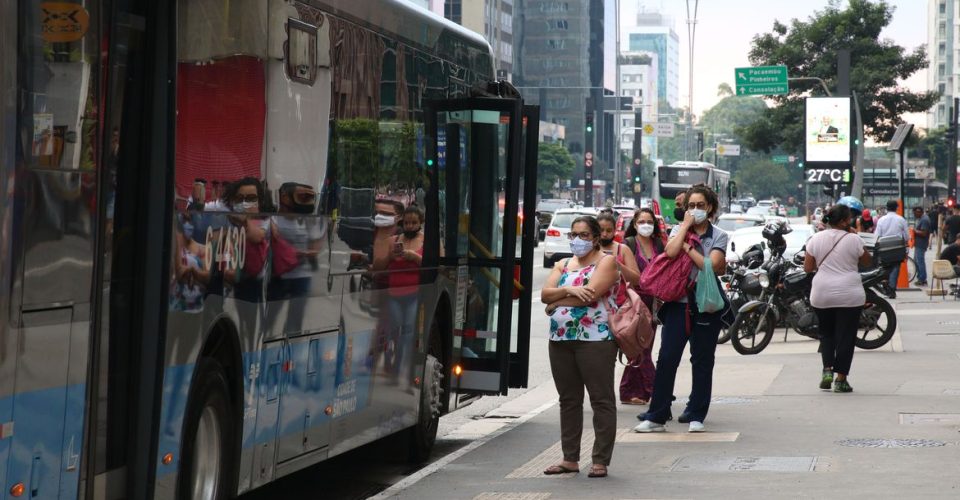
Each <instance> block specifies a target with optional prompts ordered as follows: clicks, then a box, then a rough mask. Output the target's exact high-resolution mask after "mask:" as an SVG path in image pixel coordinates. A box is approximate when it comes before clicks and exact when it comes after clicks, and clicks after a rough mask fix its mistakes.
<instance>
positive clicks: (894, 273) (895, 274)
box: [888, 265, 900, 290]
mask: <svg viewBox="0 0 960 500" xmlns="http://www.w3.org/2000/svg"><path fill="white" fill-rule="evenodd" d="M899 277H900V266H899V265H897V266H895V267H894V268H893V270H891V271H890V277H889V278H888V279H889V280H890V281H889V284H890V289H891V290H896V289H897V279H898V278H899Z"/></svg>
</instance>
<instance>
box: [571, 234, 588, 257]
mask: <svg viewBox="0 0 960 500" xmlns="http://www.w3.org/2000/svg"><path fill="white" fill-rule="evenodd" d="M591 250H593V242H592V241H587V240H584V239H580V238H574V239H573V241H571V242H570V251H571V252H573V255H576V256H577V257H583V256H584V255H587V254H588V253H590V251H591Z"/></svg>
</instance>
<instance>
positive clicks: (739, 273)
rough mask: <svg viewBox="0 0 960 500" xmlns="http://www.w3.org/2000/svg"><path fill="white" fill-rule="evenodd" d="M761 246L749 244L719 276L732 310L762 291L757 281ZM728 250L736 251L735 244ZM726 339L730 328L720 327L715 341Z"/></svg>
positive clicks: (724, 341)
mask: <svg viewBox="0 0 960 500" xmlns="http://www.w3.org/2000/svg"><path fill="white" fill-rule="evenodd" d="M763 248H764V246H763V244H762V243H757V244H755V245H752V246H750V248H748V249H747V250H746V251H745V252H743V255H741V256H740V258H739V259H738V260H734V261H730V262H728V263H727V273H726V274H724V275H723V276H721V277H720V285H721V286H722V287H723V291H724V293H726V295H727V300H729V301H730V307H731V308H732V309H733V310H734V311H738V310H740V308H741V307H743V305H744V304H746V303H747V302H750V301H751V300H757V299H759V298H760V294H761V292H762V291H763V289H762V288H761V287H760V281H759V275H760V273H761V271H760V266H761V265H762V264H763ZM730 250H731V251H732V252H736V251H737V249H736V246H733V245H731V249H730ZM728 340H730V329H728V328H723V329H721V330H720V336H719V337H718V338H717V343H718V344H724V343H726V342H727V341H728Z"/></svg>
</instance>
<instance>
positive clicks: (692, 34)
mask: <svg viewBox="0 0 960 500" xmlns="http://www.w3.org/2000/svg"><path fill="white" fill-rule="evenodd" d="M691 1H692V2H693V17H691V16H690V2H691ZM699 7H700V0H687V39H688V40H689V42H690V65H689V67H688V68H687V72H688V73H689V77H690V78H689V80H690V82H689V88H688V90H687V128H686V130H684V132H683V159H684V160H687V159H688V158H687V152H688V150H689V149H690V148H689V147H688V144H689V142H690V130H691V129H692V128H693V43H694V41H695V39H696V37H697V10H698V9H699Z"/></svg>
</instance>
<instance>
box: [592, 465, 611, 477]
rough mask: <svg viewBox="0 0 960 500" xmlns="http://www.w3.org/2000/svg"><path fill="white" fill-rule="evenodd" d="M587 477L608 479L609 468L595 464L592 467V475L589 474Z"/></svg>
mask: <svg viewBox="0 0 960 500" xmlns="http://www.w3.org/2000/svg"><path fill="white" fill-rule="evenodd" d="M587 477H607V466H606V465H599V464H593V466H592V467H590V473H589V474H587Z"/></svg>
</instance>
